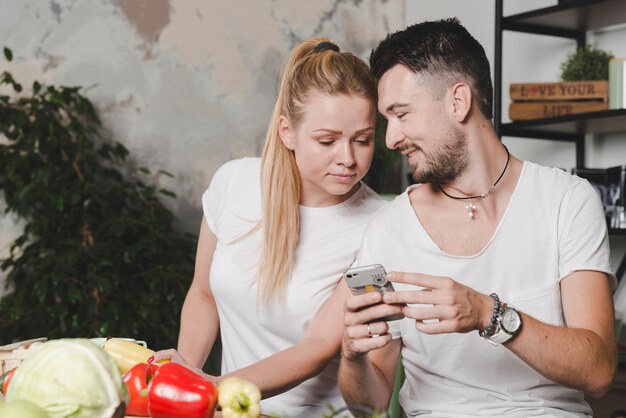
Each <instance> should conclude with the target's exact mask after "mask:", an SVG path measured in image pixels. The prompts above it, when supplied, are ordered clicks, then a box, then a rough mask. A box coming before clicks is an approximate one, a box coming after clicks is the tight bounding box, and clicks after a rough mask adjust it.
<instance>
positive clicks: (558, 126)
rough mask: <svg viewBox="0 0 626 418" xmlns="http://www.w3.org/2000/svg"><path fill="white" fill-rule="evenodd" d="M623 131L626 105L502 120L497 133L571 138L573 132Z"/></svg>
mask: <svg viewBox="0 0 626 418" xmlns="http://www.w3.org/2000/svg"><path fill="white" fill-rule="evenodd" d="M624 131H626V109H616V110H602V111H599V112H590V113H580V114H576V115H566V116H557V117H554V118H545V119H536V120H527V121H519V122H510V123H504V124H502V127H501V131H500V133H501V135H503V136H519V137H524V138H550V139H555V140H563V141H574V140H575V139H574V138H573V137H572V135H584V134H615V133H622V132H624ZM546 135H547V136H546ZM561 137H562V138H561Z"/></svg>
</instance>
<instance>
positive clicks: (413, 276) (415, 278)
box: [387, 271, 454, 289]
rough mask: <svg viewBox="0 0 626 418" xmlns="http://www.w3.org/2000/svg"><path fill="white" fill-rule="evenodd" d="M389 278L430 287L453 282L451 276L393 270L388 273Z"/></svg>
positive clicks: (444, 286)
mask: <svg viewBox="0 0 626 418" xmlns="http://www.w3.org/2000/svg"><path fill="white" fill-rule="evenodd" d="M387 279H388V280H389V281H392V282H396V283H406V284H412V285H415V286H421V287H426V288H429V289H443V288H446V287H449V286H451V285H452V284H453V282H454V281H453V280H452V279H450V278H449V277H441V276H431V275H428V274H421V273H405V272H398V271H392V272H389V273H387Z"/></svg>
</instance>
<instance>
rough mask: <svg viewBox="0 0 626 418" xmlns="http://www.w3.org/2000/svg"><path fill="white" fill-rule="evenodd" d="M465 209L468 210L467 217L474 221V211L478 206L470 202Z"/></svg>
mask: <svg viewBox="0 0 626 418" xmlns="http://www.w3.org/2000/svg"><path fill="white" fill-rule="evenodd" d="M465 209H467V216H468V217H469V218H470V219H474V211H475V210H476V206H475V205H474V204H473V203H472V202H469V203H468V204H467V205H465Z"/></svg>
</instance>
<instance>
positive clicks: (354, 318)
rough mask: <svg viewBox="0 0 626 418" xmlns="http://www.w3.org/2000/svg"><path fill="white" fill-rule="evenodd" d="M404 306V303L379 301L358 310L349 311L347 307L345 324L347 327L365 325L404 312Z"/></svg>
mask: <svg viewBox="0 0 626 418" xmlns="http://www.w3.org/2000/svg"><path fill="white" fill-rule="evenodd" d="M379 296H380V295H379ZM348 300H350V299H348ZM346 303H347V302H346ZM403 307H404V305H390V304H386V303H378V304H376V305H370V306H367V307H365V308H362V309H360V310H358V311H348V310H347V309H348V308H346V312H345V315H344V325H345V326H346V327H349V326H354V325H363V324H369V323H372V322H378V321H380V320H381V318H385V317H388V316H392V315H395V314H400V313H402V309H403Z"/></svg>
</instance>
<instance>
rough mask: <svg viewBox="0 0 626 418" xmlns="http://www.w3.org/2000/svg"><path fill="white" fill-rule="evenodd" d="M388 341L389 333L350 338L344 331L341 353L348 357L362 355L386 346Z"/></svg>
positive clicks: (389, 339)
mask: <svg viewBox="0 0 626 418" xmlns="http://www.w3.org/2000/svg"><path fill="white" fill-rule="evenodd" d="M390 341H391V334H384V335H379V336H373V337H367V338H357V339H352V338H349V337H348V335H347V333H346V334H344V339H343V344H342V355H343V356H344V357H346V358H348V359H354V358H356V357H362V356H364V355H366V354H367V353H368V352H370V351H372V350H376V349H378V348H382V347H384V346H386V345H387V344H389V342H390Z"/></svg>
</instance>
